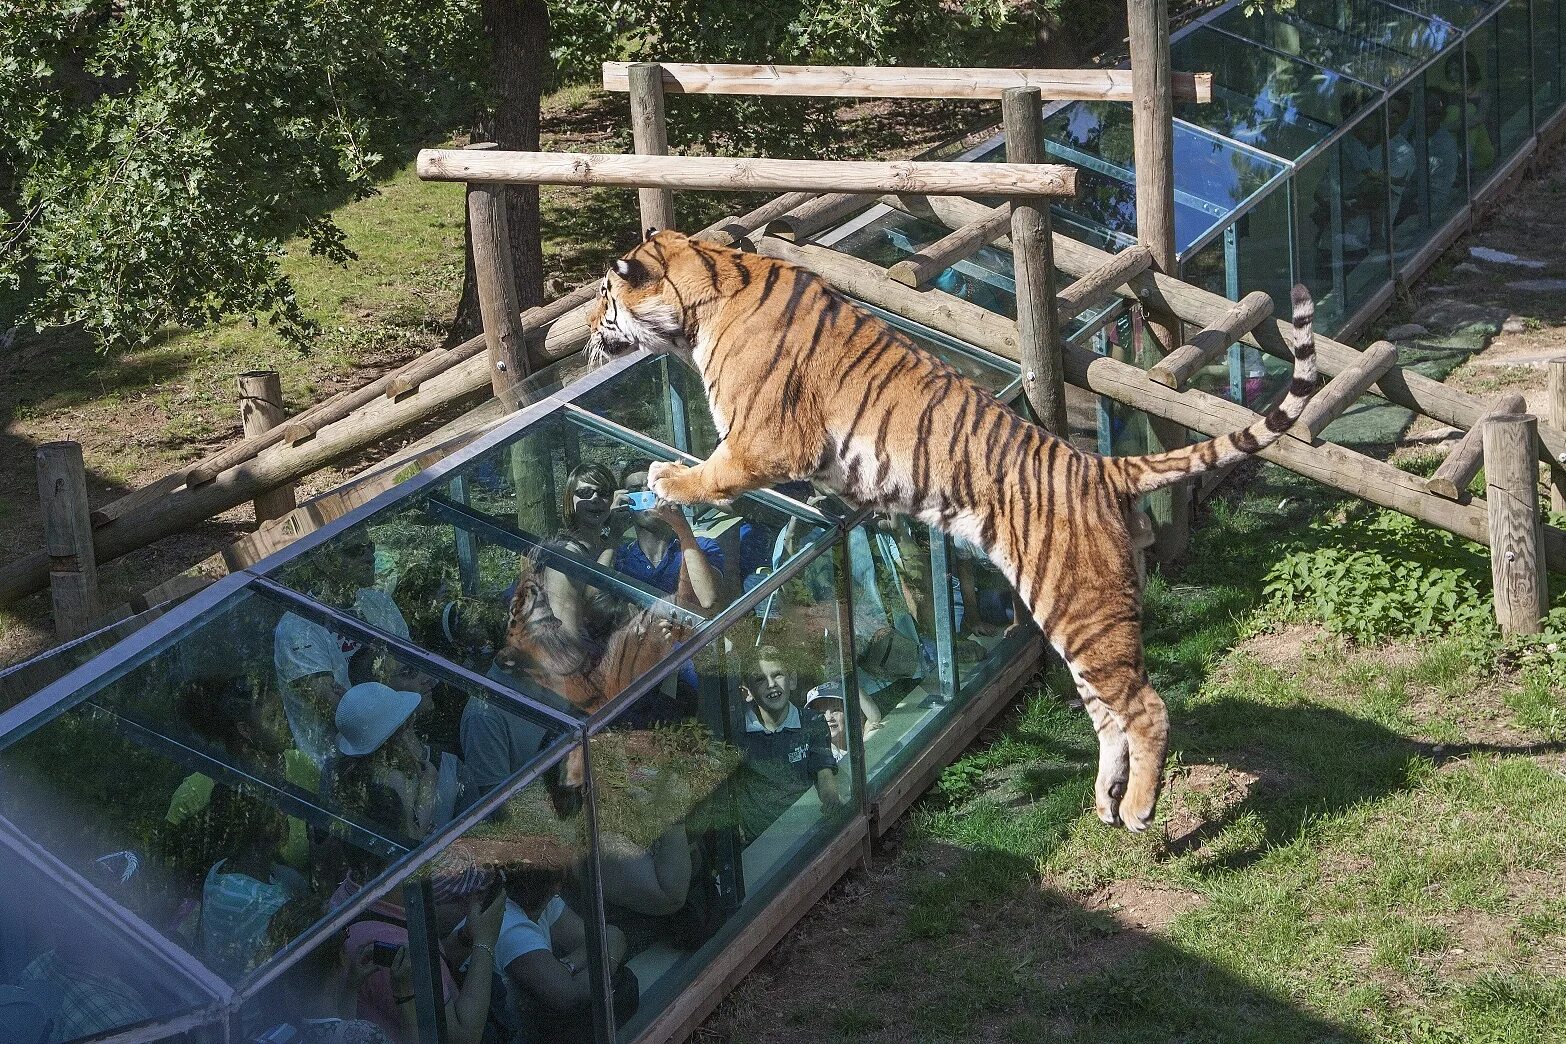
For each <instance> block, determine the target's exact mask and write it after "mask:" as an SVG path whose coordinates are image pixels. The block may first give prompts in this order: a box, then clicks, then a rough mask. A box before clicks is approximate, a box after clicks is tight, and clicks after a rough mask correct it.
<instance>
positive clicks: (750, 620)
mask: <svg viewBox="0 0 1566 1044" xmlns="http://www.w3.org/2000/svg"><path fill="white" fill-rule="evenodd" d="M806 535H807V534H805V533H804V532H798V533H795V532H784V533H783V534H781V540H782V542H783V543H784V544H785V545H792V544H793V543H794V542H795V541H797V540H799V539H801V538H803V537H805V536H806ZM842 573H843V569H842V550H841V545H840V546H839V547H838V548H836V549H833V550H831V551H828V552H826V553H825V554H823V555H822V556H821V557H818V558H816V559H815V560H814V561H813V562H812V563H811V564H810V565H808V566H807V567H806V568H805V569H804V571H803V572H802V573H801V574H799V575H798V576H795V577H794V578H793V579H791V580H789V581H788V582H787V583H786V584H784V585H783V587H782V588H781V589H779V590H778V591H777V592H776V593H775V595H774V596H772V597H769V598H768V599H767V600H765V601H764V602H763V603H762V604H761V605H760V606H758V608H757V609H756V611H755V612H753V613H750V614H747V616H746V617H745V618H743V619H741V620H739V621H736V622H735V624H734V625H733V626H732V627H731V628H730V629H729V630H728V631H727V632H726V633H725V634H724V635H723V637H722V638H720V639H719V640H718V641H716V642H714V643H712V644H711V645H709V646H707V647H706V648H705V649H704V650H703V651H702V652H700V653H698V654H697V655H696V656H695V658H694V662H693V664H692V667H691V670H690V671H689V672H688V674H685V675H682V676H677V677H676V678H673V679H671V684H670V685H669V686H667V687H666V688H665V690H664V691H663V692H662V693H659V694H649V698H646V699H643V700H642V701H640V702H639V703H638V704H636V705H634V706H632V707H630V708H628V709H627V710H626V711H625V712H624V713H622V714H621V715H619V716H618V717H617V718H615V719H614V720H613V721H612V722H610V723H609V724H608V726H607V727H605V728H603V729H602V730H601V731H599V732H598V733H597V735H595V736H594V738H593V741H592V749H591V759H592V769H593V784H594V788H595V790H594V794H595V802H596V808H597V816H598V832H599V837H600V851H601V862H602V868H603V877H602V881H603V896H604V912H605V917H606V919H607V921H608V923H609V924H610V925H611V926H612V928H611V933H614V932H618V933H619V934H621V935H623V936H624V938H625V940H626V953H627V955H628V956H627V959H626V961H625V964H626V966H627V967H628V968H629V969H630V970H631V972H632V973H633V974H634V976H635V978H636V980H637V982H638V983H639V986H640V994H641V996H640V1004H639V1010H638V1011H637V1012H636V1014H635V1015H634V1016H632V1017H629V1018H625V1017H623V1016H624V1015H625V1012H624V1011H623V1010H622V1011H621V1013H620V1014H621V1015H622V1018H621V1020H620V1022H619V1037H620V1039H622V1040H629V1039H632V1038H634V1037H635V1036H636V1035H637V1034H639V1033H640V1032H642V1031H643V1030H644V1029H645V1028H646V1026H647V1024H648V1023H649V1022H650V1021H651V1020H652V1019H653V1018H655V1017H656V1016H657V1015H658V1014H659V1013H660V1012H661V1011H662V1010H663V1009H664V1008H666V1007H667V1006H668V1005H669V1004H670V1003H672V1002H673V1001H674V1000H675V999H676V998H678V997H679V996H680V993H681V991H682V990H683V989H684V987H685V986H686V985H687V984H688V983H689V982H690V980H691V978H692V977H693V976H695V975H696V974H698V973H699V972H701V971H702V970H703V969H704V968H706V967H707V965H708V964H709V963H710V962H711V960H712V958H713V956H714V955H715V954H716V953H717V952H719V951H720V950H721V949H722V947H724V946H725V945H727V944H728V943H729V942H730V941H731V940H732V939H733V938H734V937H735V936H736V935H737V934H738V933H739V932H740V931H741V930H742V929H743V928H744V927H745V926H746V925H747V924H748V923H749V922H750V921H751V919H752V918H754V917H755V916H756V914H757V912H758V911H759V910H761V909H762V907H763V906H764V905H765V903H766V902H767V900H768V899H769V898H770V897H771V896H772V895H773V894H775V892H776V890H777V889H778V888H779V887H781V886H782V885H783V884H784V883H786V882H787V881H788V880H789V879H790V877H791V876H792V875H793V874H794V873H796V872H797V871H798V869H799V867H800V866H801V865H803V863H804V862H805V861H806V860H808V859H810V858H811V857H813V856H814V855H815V854H816V853H818V852H819V851H820V850H821V848H822V847H823V846H824V845H825V844H826V842H827V841H828V840H829V839H830V838H831V837H832V835H833V834H834V833H835V832H836V831H837V830H839V829H840V828H841V826H842V824H843V822H844V820H845V819H846V818H847V816H848V815H849V814H850V812H851V810H852V808H853V807H854V803H855V797H854V795H855V789H856V784H855V777H856V775H858V769H857V767H856V766H855V764H854V754H853V753H852V751H853V749H854V747H855V746H856V743H855V739H854V737H853V734H852V732H851V730H852V729H854V727H855V726H854V724H853V723H852V721H851V717H852V716H851V715H850V714H848V713H847V710H848V708H846V707H845V698H846V697H847V694H848V693H851V692H852V679H850V678H846V677H845V673H844V670H845V658H844V649H843V643H842V639H841V633H840V630H839V611H838V601H837V599H838V592H839V591H840V589H841V584H842ZM867 710H868V708H867Z"/></svg>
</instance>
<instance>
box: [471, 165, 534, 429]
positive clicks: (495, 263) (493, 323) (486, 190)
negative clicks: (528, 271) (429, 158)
mask: <svg viewBox="0 0 1566 1044" xmlns="http://www.w3.org/2000/svg"><path fill="white" fill-rule="evenodd" d="M493 149H494V144H493V143H492V142H484V143H482V144H478V145H470V146H468V151H471V152H474V153H475V154H479V155H482V154H486V153H488V152H490V151H492V150H493ZM506 209H507V208H506V189H505V187H504V186H502V185H493V184H490V183H488V182H473V183H470V184H469V185H468V235H469V239H470V242H471V244H472V248H473V278H474V281H475V282H476V283H477V284H478V301H479V320H480V323H481V324H482V326H483V328H484V329H483V335H484V346H485V348H486V350H487V352H488V355H489V379H490V384H491V387H492V388H493V389H494V393H495V398H497V399H499V400H500V401H501V402H504V403H505V404H506V405H507V406H509V407H511V408H512V409H515V408H516V406H517V394H518V389H519V388H520V386H521V384H522V382H523V380H524V379H525V378H526V377H527V375H528V374H529V373H530V372H531V368H530V367H529V366H528V360H527V347H526V344H525V342H524V337H523V333H522V323H521V318H522V306H521V304H520V303H519V302H518V300H517V280H516V271H515V268H514V267H513V265H512V261H511V227H510V221H509V220H508V219H507V216H506Z"/></svg>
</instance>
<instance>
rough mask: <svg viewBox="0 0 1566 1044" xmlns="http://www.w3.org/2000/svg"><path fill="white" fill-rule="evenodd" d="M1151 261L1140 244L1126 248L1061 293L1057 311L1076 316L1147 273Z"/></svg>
mask: <svg viewBox="0 0 1566 1044" xmlns="http://www.w3.org/2000/svg"><path fill="white" fill-rule="evenodd" d="M1007 245H1008V246H1009V245H1010V244H1009V243H1008V244H1007ZM1152 263H1153V255H1152V252H1151V251H1149V250H1148V249H1147V247H1145V246H1142V245H1140V244H1138V245H1137V246H1130V247H1126V248H1125V249H1124V250H1122V251H1120V253H1118V254H1115V255H1114V256H1113V257H1111V258H1110V259H1109V260H1108V261H1105V262H1104V263H1103V264H1102V265H1099V266H1098V267H1097V268H1095V269H1093V271H1091V272H1089V273H1088V274H1087V275H1085V276H1083V277H1082V278H1080V279H1078V280H1077V281H1076V282H1074V283H1072V284H1071V285H1070V286H1068V287H1066V288H1065V289H1064V290H1062V291H1061V292H1060V295H1059V298H1058V302H1059V303H1058V307H1059V309H1060V314H1061V315H1064V316H1067V317H1071V316H1078V315H1081V314H1082V313H1083V312H1086V311H1090V310H1092V309H1096V308H1099V307H1101V306H1102V305H1104V304H1107V303H1108V301H1109V299H1110V298H1112V297H1114V296H1115V290H1116V289H1117V288H1119V287H1121V286H1123V285H1125V283H1126V280H1128V279H1131V278H1132V277H1134V276H1138V275H1141V274H1142V273H1143V272H1146V271H1147V269H1148V267H1149V266H1150V265H1152Z"/></svg>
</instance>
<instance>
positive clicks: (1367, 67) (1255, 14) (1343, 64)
mask: <svg viewBox="0 0 1566 1044" xmlns="http://www.w3.org/2000/svg"><path fill="white" fill-rule="evenodd" d="M1308 6H1309V5H1307V7H1308ZM1326 13H1327V14H1328V15H1329V17H1330V16H1331V12H1330V11H1329V12H1326ZM1404 17H1406V18H1411V19H1412V18H1414V16H1413V15H1405V16H1404ZM1415 20H1416V21H1418V22H1420V23H1421V24H1423V25H1425V26H1428V25H1429V23H1428V22H1424V21H1423V20H1422V19H1415ZM1211 24H1212V25H1215V26H1217V27H1218V28H1220V29H1223V30H1225V31H1227V32H1231V33H1234V34H1235V35H1237V36H1242V37H1245V38H1246V39H1248V40H1254V41H1256V42H1257V43H1260V44H1265V45H1266V46H1268V47H1272V48H1275V49H1277V50H1279V51H1282V52H1283V53H1284V54H1288V55H1295V56H1298V57H1300V58H1303V59H1305V60H1306V61H1308V62H1312V63H1314V64H1316V65H1319V66H1321V67H1323V68H1325V69H1332V70H1335V71H1337V72H1341V73H1344V74H1346V75H1348V76H1352V77H1354V78H1355V79H1356V80H1361V81H1363V82H1365V83H1368V84H1373V85H1375V86H1378V87H1388V86H1391V85H1392V84H1394V83H1396V82H1397V81H1398V80H1401V79H1402V78H1403V77H1405V76H1407V75H1408V74H1409V73H1411V72H1413V71H1414V69H1416V68H1418V66H1419V64H1420V62H1421V61H1422V60H1423V57H1422V56H1416V55H1413V54H1410V53H1408V52H1405V51H1401V50H1398V49H1396V48H1393V47H1389V46H1387V45H1386V44H1385V43H1382V42H1379V40H1377V39H1375V38H1371V37H1367V36H1362V35H1357V34H1355V33H1351V32H1344V31H1342V30H1340V29H1337V28H1333V27H1332V26H1331V25H1330V24H1328V23H1322V22H1318V21H1315V20H1312V19H1309V18H1306V17H1305V16H1304V15H1303V14H1301V13H1298V12H1296V11H1294V10H1288V11H1273V10H1269V9H1264V8H1257V9H1253V10H1250V11H1246V10H1245V9H1244V8H1242V7H1231V8H1230V9H1228V10H1227V11H1223V12H1221V13H1220V14H1218V15H1217V16H1216V17H1214V18H1213V20H1212V23H1211ZM1382 35H1386V34H1382Z"/></svg>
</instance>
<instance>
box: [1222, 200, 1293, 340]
mask: <svg viewBox="0 0 1566 1044" xmlns="http://www.w3.org/2000/svg"><path fill="white" fill-rule="evenodd" d="M1289 232H1290V228H1289V192H1288V191H1287V190H1283V189H1280V190H1278V191H1276V192H1273V193H1271V194H1269V195H1268V196H1266V197H1265V198H1264V199H1262V200H1261V202H1259V203H1257V204H1256V206H1255V207H1253V208H1251V210H1250V212H1249V213H1246V214H1243V215H1241V216H1240V217H1239V218H1238V219H1237V220H1236V221H1235V224H1234V243H1235V252H1236V254H1237V256H1238V258H1239V267H1240V271H1239V273H1238V275H1237V276H1236V279H1235V285H1236V287H1237V288H1238V289H1241V290H1244V291H1247V292H1249V291H1251V290H1265V291H1266V292H1267V293H1268V294H1271V295H1272V301H1273V314H1274V315H1277V316H1279V317H1283V316H1287V315H1288V314H1289V309H1290V307H1291V305H1290V304H1289V291H1290V288H1291V287H1292V286H1293V284H1294V276H1293V271H1294V265H1293V260H1292V257H1291V253H1292V251H1291V249H1290V242H1289Z"/></svg>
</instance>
